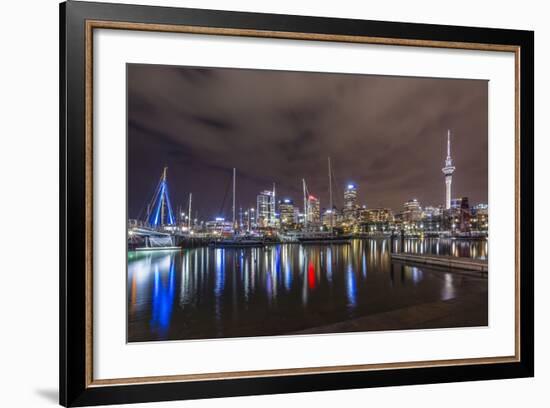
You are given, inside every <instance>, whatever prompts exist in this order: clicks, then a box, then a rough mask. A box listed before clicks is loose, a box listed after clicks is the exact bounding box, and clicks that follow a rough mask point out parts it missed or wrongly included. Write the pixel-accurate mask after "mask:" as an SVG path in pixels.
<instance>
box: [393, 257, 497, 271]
mask: <svg viewBox="0 0 550 408" xmlns="http://www.w3.org/2000/svg"><path fill="white" fill-rule="evenodd" d="M391 258H392V260H395V261H401V262H407V263H408V262H410V263H416V264H424V265H434V266H443V267H447V268H449V269H460V270H464V271H477V272H483V273H487V272H488V263H487V260H485V259H472V258H459V257H456V256H442V255H423V254H407V253H392V254H391Z"/></svg>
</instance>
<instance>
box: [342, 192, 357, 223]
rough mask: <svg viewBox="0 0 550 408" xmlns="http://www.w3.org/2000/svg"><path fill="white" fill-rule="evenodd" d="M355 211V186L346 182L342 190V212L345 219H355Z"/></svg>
mask: <svg viewBox="0 0 550 408" xmlns="http://www.w3.org/2000/svg"><path fill="white" fill-rule="evenodd" d="M356 212H357V186H356V185H355V184H348V185H347V187H346V190H345V191H344V208H343V214H344V219H345V220H346V221H355V215H356Z"/></svg>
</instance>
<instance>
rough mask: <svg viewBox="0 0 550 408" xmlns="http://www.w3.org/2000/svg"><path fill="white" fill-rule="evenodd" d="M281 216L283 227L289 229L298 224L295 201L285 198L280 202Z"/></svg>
mask: <svg viewBox="0 0 550 408" xmlns="http://www.w3.org/2000/svg"><path fill="white" fill-rule="evenodd" d="M279 214H280V219H281V225H282V226H283V227H289V226H291V225H294V224H295V223H296V211H295V208H294V201H292V200H291V199H289V198H285V199H283V200H280V201H279Z"/></svg>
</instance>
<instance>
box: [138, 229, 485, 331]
mask: <svg viewBox="0 0 550 408" xmlns="http://www.w3.org/2000/svg"><path fill="white" fill-rule="evenodd" d="M393 245H394V247H395V245H398V242H394V243H393ZM391 247H392V243H391V241H390V240H354V241H352V243H351V245H332V246H331V245H322V246H313V245H312V246H301V245H296V244H282V245H275V246H272V247H267V248H243V249H223V248H216V249H213V248H196V249H190V250H182V251H151V252H137V253H136V252H130V253H129V254H128V340H129V341H148V340H172V339H192V338H214V337H243V336H244V337H246V336H255V335H276V334H286V333H292V332H296V331H300V330H305V329H310V328H314V327H320V326H324V325H330V324H333V323H337V322H341V321H346V320H348V319H353V318H356V317H361V316H365V315H369V314H374V313H380V312H385V311H390V310H394V309H398V308H402V307H408V306H411V305H416V304H422V303H427V302H433V301H438V300H448V299H452V298H454V297H457V296H460V295H461V294H462V293H469V292H471V291H472V290H480V288H481V290H486V281H483V280H481V283H480V280H479V279H474V278H470V277H466V276H461V275H455V274H453V273H448V272H445V271H440V270H438V271H434V270H432V269H430V268H425V267H417V266H409V265H403V264H401V263H392V262H391V257H390V251H389V249H390V248H391ZM403 247H404V249H405V250H406V252H413V253H437V254H440V255H450V254H460V255H462V256H471V257H477V258H486V257H487V242H486V241H471V242H470V241H451V240H443V239H441V240H439V239H431V240H428V239H427V240H407V241H406V242H405V243H404V245H403ZM396 249H397V248H394V250H396Z"/></svg>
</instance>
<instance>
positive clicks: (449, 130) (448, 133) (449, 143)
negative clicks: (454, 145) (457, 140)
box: [447, 129, 451, 158]
mask: <svg viewBox="0 0 550 408" xmlns="http://www.w3.org/2000/svg"><path fill="white" fill-rule="evenodd" d="M447 157H449V158H450V157H451V129H447Z"/></svg>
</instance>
